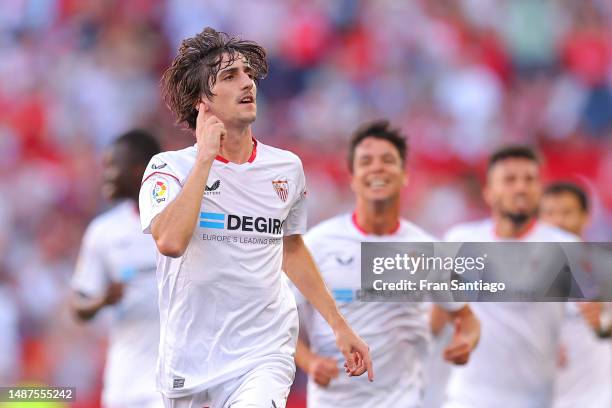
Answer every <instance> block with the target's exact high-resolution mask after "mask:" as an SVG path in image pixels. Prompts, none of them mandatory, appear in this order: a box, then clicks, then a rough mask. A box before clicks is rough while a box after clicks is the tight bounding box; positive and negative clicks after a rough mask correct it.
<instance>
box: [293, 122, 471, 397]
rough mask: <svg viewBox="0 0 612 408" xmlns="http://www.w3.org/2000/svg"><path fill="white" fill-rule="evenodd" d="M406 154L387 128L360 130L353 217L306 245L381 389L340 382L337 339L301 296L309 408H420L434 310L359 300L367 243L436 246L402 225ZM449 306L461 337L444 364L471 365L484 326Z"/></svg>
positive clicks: (316, 232) (353, 154)
mask: <svg viewBox="0 0 612 408" xmlns="http://www.w3.org/2000/svg"><path fill="white" fill-rule="evenodd" d="M406 150H407V149H406V140H405V139H404V137H403V136H401V134H400V133H399V132H398V131H397V130H395V129H392V128H391V127H390V125H389V123H388V122H387V121H378V122H372V123H368V124H365V125H364V126H362V127H361V128H360V129H358V130H357V131H356V132H355V134H354V136H353V138H352V140H351V144H350V150H349V160H348V164H349V170H350V172H351V175H352V179H351V187H352V189H353V191H354V192H355V195H356V204H355V212H354V213H353V214H345V215H340V216H338V217H335V218H332V219H330V220H327V221H325V222H323V223H321V224H319V225H318V226H316V227H315V228H313V229H312V230H311V231H309V232H308V234H307V235H306V238H305V241H306V243H307V245H308V247H309V249H310V250H311V252H312V254H313V256H314V258H315V261H316V262H317V264H318V266H319V268H320V270H321V273H322V275H323V278H324V280H325V281H326V283H327V285H328V287H330V288H331V290H332V293H333V294H334V296H335V299H336V302H337V303H338V305H339V307H340V310H341V311H342V313H343V314H344V315H345V316H346V318H347V320H348V321H349V323H350V324H351V325H352V326H353V327H354V328H355V329H356V330H357V331H358V332H359V333H361V335H362V336H364V339H365V340H366V341H367V342H368V344H369V345H370V347H371V351H372V358H373V359H374V360H375V361H376V373H377V374H376V375H377V380H376V383H375V384H368V383H367V382H366V381H365V380H362V379H357V380H355V381H354V380H350V379H348V378H346V377H344V376H339V375H338V373H339V371H340V367H339V363H338V361H339V358H340V357H341V356H340V353H339V352H338V351H337V349H336V347H335V345H334V343H335V342H334V335H333V332H332V331H331V330H330V329H329V327H328V326H327V324H326V323H325V320H324V319H323V318H322V317H321V316H320V315H319V314H318V313H316V311H315V310H314V309H313V307H312V305H311V304H310V303H309V302H307V301H306V300H305V299H304V298H303V297H301V296H299V294H298V299H299V300H300V301H299V311H300V322H301V323H302V325H303V327H305V328H306V331H307V334H308V340H309V343H310V345H309V346H308V345H306V344H305V343H304V342H302V340H301V339H300V340H298V348H297V353H296V362H297V364H298V366H300V368H302V370H304V371H305V372H307V373H308V374H309V377H310V379H309V383H308V406H309V407H313V408H314V407H316V408H325V407H330V408H331V407H383V406H385V407H417V406H421V399H422V396H423V395H422V394H423V385H424V384H423V378H422V377H423V372H422V371H423V367H422V366H423V361H424V360H425V356H426V354H427V350H428V339H429V324H428V316H427V314H428V310H429V307H428V306H427V305H426V304H424V303H416V302H361V299H360V297H359V293H360V287H361V284H360V278H361V267H360V256H361V242H364V241H373V242H431V241H435V238H433V237H432V236H431V235H429V234H427V233H426V232H424V231H423V230H421V229H420V228H418V227H417V226H415V225H414V224H412V223H410V222H409V221H406V220H404V219H402V218H401V217H400V195H401V190H402V189H403V188H404V187H405V185H406V183H407V180H408V176H407V174H406V170H405V161H406V154H407V153H406ZM443 306H444V307H445V308H446V309H447V310H449V311H448V312H447V313H448V314H449V315H450V318H451V320H454V322H455V333H454V336H453V337H452V339H451V341H450V344H448V345H447V347H446V349H445V350H444V357H445V358H446V359H447V360H448V361H451V362H454V363H456V364H465V363H466V362H467V361H468V359H469V357H470V353H471V352H472V350H473V349H474V347H475V346H476V343H477V342H478V337H479V332H480V329H479V323H478V320H477V319H476V318H475V317H474V315H473V314H472V312H471V310H470V308H469V306H467V305H465V304H464V303H448V304H443Z"/></svg>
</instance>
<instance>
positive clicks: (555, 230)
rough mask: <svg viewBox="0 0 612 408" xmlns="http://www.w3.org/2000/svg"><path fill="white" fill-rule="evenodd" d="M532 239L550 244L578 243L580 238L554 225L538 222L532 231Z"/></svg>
mask: <svg viewBox="0 0 612 408" xmlns="http://www.w3.org/2000/svg"><path fill="white" fill-rule="evenodd" d="M534 238H536V239H540V240H542V241H552V242H578V241H580V238H579V237H578V236H576V235H574V234H572V233H570V232H567V231H565V230H562V229H561V228H559V227H556V226H554V225H551V224H548V223H545V222H542V221H539V222H538V223H537V228H536V230H535V231H534Z"/></svg>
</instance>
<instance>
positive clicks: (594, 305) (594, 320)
mask: <svg viewBox="0 0 612 408" xmlns="http://www.w3.org/2000/svg"><path fill="white" fill-rule="evenodd" d="M578 308H579V309H580V313H581V314H582V317H584V320H586V322H587V323H588V325H589V326H591V328H592V329H593V330H595V331H596V332H599V331H600V330H601V320H600V316H601V310H602V307H601V303H599V302H580V303H578Z"/></svg>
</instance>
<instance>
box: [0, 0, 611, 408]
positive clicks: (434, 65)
mask: <svg viewBox="0 0 612 408" xmlns="http://www.w3.org/2000/svg"><path fill="white" fill-rule="evenodd" d="M207 25H210V26H212V27H215V28H217V29H220V30H223V31H227V32H230V33H236V34H241V35H242V36H244V37H245V38H249V39H253V40H256V41H258V42H260V43H261V44H262V45H264V46H265V48H266V49H267V50H268V52H269V61H270V67H271V69H270V74H269V76H268V78H267V79H265V80H264V81H263V82H262V83H261V84H260V88H259V97H258V106H259V115H258V120H257V122H256V124H255V127H254V129H255V135H256V137H258V138H260V139H261V140H262V141H264V142H265V143H269V144H272V145H277V146H280V147H284V148H287V149H289V150H292V151H294V152H296V153H297V154H299V155H300V157H301V158H302V160H303V162H304V166H305V169H306V174H307V178H308V186H309V196H310V203H309V207H310V208H309V211H310V212H309V221H310V224H311V225H312V224H315V223H317V222H318V221H320V220H322V219H323V218H325V217H328V216H332V215H335V214H337V213H339V212H343V211H348V210H351V203H352V195H351V192H350V190H349V188H348V186H347V180H348V173H347V171H346V165H345V150H346V142H347V139H348V137H349V136H350V133H351V131H352V130H354V128H355V127H356V126H357V125H358V124H360V123H362V122H364V121H366V120H369V119H373V118H389V119H390V120H391V121H392V122H393V123H394V124H395V125H397V126H398V127H400V128H401V129H403V130H404V132H405V133H406V134H408V135H409V137H410V150H411V152H410V163H409V166H410V171H411V176H410V177H411V178H410V185H409V187H408V188H407V189H406V191H405V200H404V205H405V208H404V209H403V215H404V216H406V217H408V218H409V219H411V220H413V221H415V222H416V223H417V224H419V225H421V226H423V227H424V228H426V229H429V230H431V231H432V232H434V233H436V234H441V233H442V232H443V231H444V230H445V229H446V228H448V227H450V226H451V225H453V224H454V223H456V222H461V221H466V220H471V219H476V218H478V217H483V216H485V215H486V214H487V211H486V208H484V206H483V203H482V200H481V197H480V188H481V183H482V179H483V168H484V163H485V161H486V156H487V154H488V153H489V152H490V151H491V150H492V149H494V148H496V147H498V146H500V145H501V144H504V143H528V144H532V145H534V146H537V147H538V148H539V149H540V151H541V152H542V153H543V154H544V156H545V159H546V161H545V179H546V180H547V181H551V180H559V179H565V180H574V181H578V182H579V183H581V184H582V185H584V186H586V187H587V188H588V190H589V192H590V194H591V195H592V198H593V201H594V216H593V222H592V225H591V228H590V229H589V234H588V238H589V239H592V240H610V238H612V188H610V186H611V185H612V92H611V89H612V63H611V61H612V32H611V27H612V2H609V1H605V0H601V1H590V0H583V1H574V0H559V1H556V0H549V1H547V0H538V1H532V0H512V1H508V0H507V1H501V0H463V1H437V0H432V1H425V0H421V1H409V2H408V1H405V2H403V1H395V0H375V1H350V0H338V1H331V2H330V1H324V0H318V1H309V2H303V1H299V0H292V1H272V0H261V1H244V0H232V1H228V0H218V1H217V0H215V1H211V0H209V1H202V0H167V1H158V0H134V1H121V0H95V1H94V0H83V1H80V0H4V1H2V3H1V5H0V55H1V58H0V152H1V154H0V191H1V192H2V193H1V198H0V350H1V352H0V383H1V384H14V383H24V382H35V383H40V384H54V385H72V386H76V387H77V388H78V395H79V402H78V403H76V404H74V406H75V407H97V406H98V403H97V400H98V394H99V391H100V386H101V384H100V381H101V373H102V369H103V362H104V353H103V351H104V343H105V336H104V333H105V322H104V318H102V319H99V320H100V321H99V322H98V323H97V324H94V325H91V326H81V325H77V324H76V323H75V322H74V320H73V319H72V317H71V316H70V314H69V312H68V308H67V295H68V294H69V288H68V281H69V278H70V276H71V274H72V271H73V267H74V264H75V257H76V255H77V251H78V249H79V245H80V239H81V236H82V234H83V231H84V228H85V226H86V225H87V223H88V222H89V221H90V220H91V219H92V217H94V216H95V215H96V214H98V213H100V212H101V211H103V210H104V209H106V208H108V206H107V204H106V203H104V201H103V200H102V199H101V197H100V193H99V185H100V183H99V181H100V178H99V176H100V152H101V150H102V149H103V148H104V147H105V146H106V145H108V143H109V142H110V141H111V140H112V139H113V138H114V137H116V136H117V135H118V134H119V133H120V132H122V131H125V130H128V129H129V128H131V127H134V126H138V127H144V128H147V129H151V130H153V131H154V132H155V134H156V135H157V136H158V137H159V138H160V140H161V141H162V143H163V145H164V148H165V149H177V148H182V147H185V146H187V145H189V144H192V143H193V138H192V136H191V135H190V134H189V133H187V132H185V131H182V130H180V129H179V128H177V127H176V126H175V125H174V124H173V118H172V116H171V115H170V113H169V111H168V110H167V109H166V108H165V106H164V105H163V103H162V101H161V98H160V95H159V86H158V82H159V78H160V75H161V73H162V71H163V69H164V68H165V67H167V66H168V64H169V62H170V60H171V58H172V57H173V55H174V52H175V50H176V48H177V46H178V43H179V42H180V40H181V39H182V38H185V37H187V36H190V35H192V34H194V33H196V32H198V31H200V30H201V29H202V28H203V27H204V26H207ZM296 388H297V391H296V392H295V393H294V394H293V396H292V402H291V403H290V405H289V406H290V407H292V408H297V407H301V406H303V405H302V404H303V398H304V397H303V392H304V388H303V377H300V379H299V380H298V385H297V387H296Z"/></svg>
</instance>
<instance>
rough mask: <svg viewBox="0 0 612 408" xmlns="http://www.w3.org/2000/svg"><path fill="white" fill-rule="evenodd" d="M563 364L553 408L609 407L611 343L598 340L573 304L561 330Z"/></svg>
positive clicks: (611, 391)
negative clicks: (563, 351)
mask: <svg viewBox="0 0 612 408" xmlns="http://www.w3.org/2000/svg"><path fill="white" fill-rule="evenodd" d="M561 345H562V347H563V348H564V349H565V360H566V361H565V365H564V366H563V367H559V369H558V372H557V379H556V383H555V403H554V407H555V408H573V407H590V408H591V407H592V408H610V407H612V341H610V339H609V338H606V339H600V338H598V337H597V336H596V334H595V332H594V331H593V329H592V328H591V326H589V325H588V324H587V322H586V321H585V320H584V317H583V316H582V314H581V313H580V311H579V309H578V306H577V305H576V304H575V303H568V304H567V318H566V320H565V322H564V323H563V326H562V330H561Z"/></svg>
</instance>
